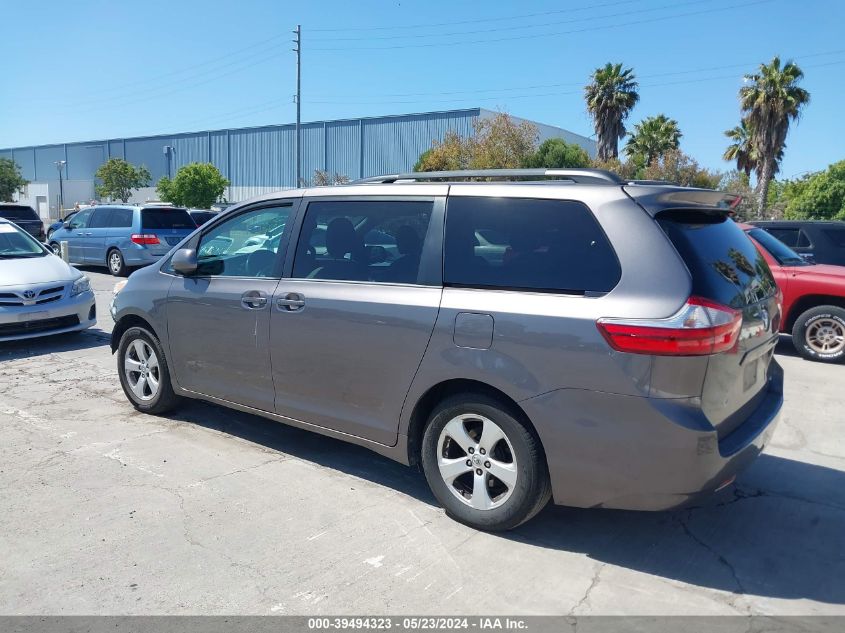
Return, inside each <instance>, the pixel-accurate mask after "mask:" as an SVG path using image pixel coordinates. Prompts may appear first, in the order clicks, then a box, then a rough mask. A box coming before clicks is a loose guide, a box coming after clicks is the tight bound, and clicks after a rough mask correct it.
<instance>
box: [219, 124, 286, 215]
mask: <svg viewBox="0 0 845 633" xmlns="http://www.w3.org/2000/svg"><path fill="white" fill-rule="evenodd" d="M293 134H294V132H293V126H280V127H275V128H256V129H250V130H231V131H230V136H229V142H230V144H231V170H232V177H231V178H230V180H231V181H232V186H233V187H239V188H240V192H241V194H240V195H239V196H238V198H239V199H243V198H248V197H251V196H253V195H258V194H260V193H264V192H266V191H273V190H277V189H283V188H286V187H292V186H293V181H294V179H295V177H296V176H295V173H294V171H295V165H294V162H293V151H292V149H291V148H292V147H293Z"/></svg>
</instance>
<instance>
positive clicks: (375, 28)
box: [309, 0, 642, 33]
mask: <svg viewBox="0 0 845 633" xmlns="http://www.w3.org/2000/svg"><path fill="white" fill-rule="evenodd" d="M641 1H642V0H617V2H605V3H604V4H589V5H586V6H581V7H571V8H567V9H558V10H555V11H541V12H540V13H523V14H521V15H509V16H504V17H499V18H478V19H476V20H458V21H454V20H453V21H451V22H438V23H435V24H431V23H429V24H393V25H391V26H365V27H345V28H324V29H309V30H310V31H311V32H314V33H338V32H351V31H396V30H399V29H428V28H436V27H440V26H456V25H459V24H478V23H479V22H502V21H505V20H521V19H525V18H535V17H540V16H543V15H555V14H559V13H576V12H578V11H587V10H591V9H601V8H603V7H613V6H617V5H620V4H633V3H635V2H641Z"/></svg>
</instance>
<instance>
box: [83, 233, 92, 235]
mask: <svg viewBox="0 0 845 633" xmlns="http://www.w3.org/2000/svg"><path fill="white" fill-rule="evenodd" d="M83 235H94V234H93V233H83Z"/></svg>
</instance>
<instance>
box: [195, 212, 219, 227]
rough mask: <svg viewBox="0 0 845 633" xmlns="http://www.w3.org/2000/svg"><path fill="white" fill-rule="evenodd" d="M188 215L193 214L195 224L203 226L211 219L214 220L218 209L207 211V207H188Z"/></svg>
mask: <svg viewBox="0 0 845 633" xmlns="http://www.w3.org/2000/svg"><path fill="white" fill-rule="evenodd" d="M188 215H190V216H191V219H192V220H193V221H194V224H196V225H197V226H202V225H203V224H205V223H206V222H208V221H209V220H213V219H214V218H215V217H217V212H216V211H207V210H205V209H188Z"/></svg>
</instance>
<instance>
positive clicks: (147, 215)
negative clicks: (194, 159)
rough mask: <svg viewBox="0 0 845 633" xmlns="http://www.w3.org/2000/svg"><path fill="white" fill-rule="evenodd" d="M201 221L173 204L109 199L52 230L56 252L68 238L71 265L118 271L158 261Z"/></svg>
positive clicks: (111, 271)
mask: <svg viewBox="0 0 845 633" xmlns="http://www.w3.org/2000/svg"><path fill="white" fill-rule="evenodd" d="M196 227H197V225H196V223H195V222H194V221H193V220H192V219H191V216H190V215H189V214H188V212H187V210H185V209H181V208H178V207H173V206H138V205H126V204H105V205H98V206H96V207H89V208H87V209H83V210H81V211H79V212H78V213H76V214H75V215H74V216H73V217H72V218H70V221H68V222H65V223H64V225H63V226H62V227H61V228H59V229H56V230H55V231H53V233H52V234H51V235H50V242H49V244H50V248H52V249H53V251H54V252H56V253H58V252H60V249H61V243H62V242H67V249H68V261H69V262H70V263H71V264H84V265H87V266H106V267H107V268H108V269H109V272H110V273H111V274H112V275H115V276H122V275H125V274H127V273H128V272H129V271H130V269H132V268H137V267H140V266H147V265H149V264H152V263H153V262H157V261H158V260H159V259H160V258H161V257H162V256H163V255H165V254H167V252H168V251H170V249H171V248H173V246H174V245H176V244H178V243H179V242H181V241H182V239H183V238H184V237H185V236H186V235H189V234H191V233H192V232H193V231H194V230H195V229H196Z"/></svg>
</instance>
